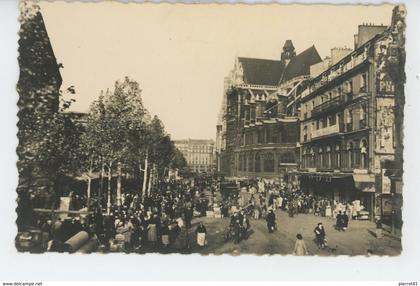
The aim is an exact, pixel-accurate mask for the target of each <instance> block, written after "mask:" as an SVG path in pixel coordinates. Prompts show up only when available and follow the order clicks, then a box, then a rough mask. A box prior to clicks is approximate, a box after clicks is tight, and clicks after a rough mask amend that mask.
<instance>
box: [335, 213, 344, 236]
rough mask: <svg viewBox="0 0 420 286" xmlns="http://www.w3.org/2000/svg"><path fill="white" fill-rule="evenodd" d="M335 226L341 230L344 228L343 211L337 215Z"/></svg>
mask: <svg viewBox="0 0 420 286" xmlns="http://www.w3.org/2000/svg"><path fill="white" fill-rule="evenodd" d="M335 228H336V229H337V230H338V231H341V230H342V229H343V215H342V214H341V211H338V214H337V216H336V223H335Z"/></svg>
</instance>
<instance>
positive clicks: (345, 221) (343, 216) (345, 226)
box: [341, 213, 349, 231]
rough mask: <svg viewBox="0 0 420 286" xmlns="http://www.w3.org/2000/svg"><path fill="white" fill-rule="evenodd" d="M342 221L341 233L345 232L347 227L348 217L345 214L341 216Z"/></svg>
mask: <svg viewBox="0 0 420 286" xmlns="http://www.w3.org/2000/svg"><path fill="white" fill-rule="evenodd" d="M341 218H342V221H343V231H346V230H347V227H348V226H349V216H348V215H347V213H344V214H343V215H342V216H341Z"/></svg>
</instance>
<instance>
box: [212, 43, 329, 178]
mask: <svg viewBox="0 0 420 286" xmlns="http://www.w3.org/2000/svg"><path fill="white" fill-rule="evenodd" d="M319 62H321V58H320V56H319V54H318V52H317V50H316V48H315V47H314V46H312V47H309V48H308V49H306V50H304V51H303V52H301V53H299V54H298V55H296V52H295V48H294V46H293V43H292V41H291V40H287V41H286V42H285V44H284V47H283V51H282V53H281V56H280V59H279V60H267V59H256V58H243V57H238V58H236V59H235V62H234V67H233V69H232V71H231V72H230V74H229V76H228V77H226V79H225V90H224V95H223V101H222V108H221V112H220V114H221V115H220V116H219V122H218V125H217V134H216V135H217V138H216V142H218V144H217V146H216V147H217V149H216V154H217V156H218V157H217V162H218V167H219V169H218V170H219V171H221V172H222V173H223V174H225V175H227V176H238V177H243V176H247V177H265V178H273V177H279V176H281V174H284V173H285V172H286V171H287V170H289V169H295V168H296V160H297V159H298V156H296V155H297V153H296V143H297V142H298V118H297V110H296V109H295V108H294V107H295V106H294V105H290V106H289V103H290V102H292V101H293V99H294V98H295V96H296V94H297V93H298V92H299V91H300V90H301V89H302V88H303V87H304V86H305V82H306V81H307V80H308V79H309V75H310V66H311V65H313V64H316V63H319Z"/></svg>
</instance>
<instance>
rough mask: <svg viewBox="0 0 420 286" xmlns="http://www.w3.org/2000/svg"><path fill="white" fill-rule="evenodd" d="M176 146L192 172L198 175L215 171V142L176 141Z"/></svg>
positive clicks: (199, 140)
mask: <svg viewBox="0 0 420 286" xmlns="http://www.w3.org/2000/svg"><path fill="white" fill-rule="evenodd" d="M174 144H175V147H176V148H177V149H178V150H179V151H181V153H182V154H183V155H184V157H185V159H186V161H187V164H188V167H189V168H190V169H191V171H193V172H196V173H201V172H206V173H211V172H213V171H215V163H216V162H215V144H214V141H213V140H204V139H187V140H175V141H174Z"/></svg>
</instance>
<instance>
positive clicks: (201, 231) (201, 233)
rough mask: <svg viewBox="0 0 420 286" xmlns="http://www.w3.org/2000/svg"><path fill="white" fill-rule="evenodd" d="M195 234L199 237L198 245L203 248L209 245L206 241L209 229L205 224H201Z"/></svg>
mask: <svg viewBox="0 0 420 286" xmlns="http://www.w3.org/2000/svg"><path fill="white" fill-rule="evenodd" d="M195 234H196V235H197V244H198V245H199V246H201V247H204V246H206V245H207V241H206V234H207V229H206V227H205V226H204V224H203V222H200V223H199V225H198V226H197V229H196V230H195Z"/></svg>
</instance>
